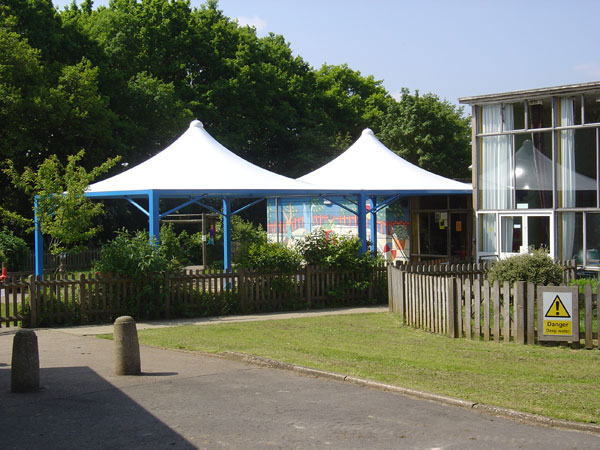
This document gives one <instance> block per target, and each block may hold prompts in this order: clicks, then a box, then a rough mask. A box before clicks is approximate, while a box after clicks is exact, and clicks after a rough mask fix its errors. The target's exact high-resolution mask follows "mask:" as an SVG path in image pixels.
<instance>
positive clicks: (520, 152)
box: [514, 131, 552, 209]
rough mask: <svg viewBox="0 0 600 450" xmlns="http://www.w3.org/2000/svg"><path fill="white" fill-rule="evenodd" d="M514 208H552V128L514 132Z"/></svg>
mask: <svg viewBox="0 0 600 450" xmlns="http://www.w3.org/2000/svg"><path fill="white" fill-rule="evenodd" d="M514 139H515V147H516V149H517V150H516V153H515V162H516V167H515V171H514V176H515V185H516V207H517V209H533V208H552V132H551V131H546V132H543V133H525V134H517V135H515V136H514Z"/></svg>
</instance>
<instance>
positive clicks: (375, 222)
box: [371, 197, 377, 255]
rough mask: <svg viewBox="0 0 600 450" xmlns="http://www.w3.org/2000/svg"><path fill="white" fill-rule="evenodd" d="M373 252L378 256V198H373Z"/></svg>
mask: <svg viewBox="0 0 600 450" xmlns="http://www.w3.org/2000/svg"><path fill="white" fill-rule="evenodd" d="M371 242H372V246H373V247H372V248H371V252H373V255H376V254H377V197H371Z"/></svg>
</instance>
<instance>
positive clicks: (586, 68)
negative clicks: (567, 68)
mask: <svg viewBox="0 0 600 450" xmlns="http://www.w3.org/2000/svg"><path fill="white" fill-rule="evenodd" d="M573 69H574V70H575V71H576V72H581V73H583V74H585V75H587V76H589V77H593V78H596V79H600V63H597V62H591V63H585V64H578V65H576V66H575V67H573Z"/></svg>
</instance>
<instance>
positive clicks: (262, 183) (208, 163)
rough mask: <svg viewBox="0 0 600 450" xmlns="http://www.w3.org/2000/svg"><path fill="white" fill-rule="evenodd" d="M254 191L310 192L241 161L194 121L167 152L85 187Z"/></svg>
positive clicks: (98, 191) (99, 192)
mask: <svg viewBox="0 0 600 450" xmlns="http://www.w3.org/2000/svg"><path fill="white" fill-rule="evenodd" d="M149 190H160V191H178V192H181V191H188V192H189V191H191V192H194V191H195V192H208V193H212V192H214V193H220V194H224V193H225V194H226V193H236V194H240V193H254V192H259V193H260V192H263V193H265V192H273V193H277V192H287V191H292V192H295V191H300V192H302V191H307V190H309V191H310V190H313V188H312V186H310V185H307V184H306V183H303V182H301V181H296V180H294V179H292V178H288V177H284V176H282V175H278V174H276V173H273V172H270V171H268V170H265V169H262V168H260V167H258V166H255V165H254V164H252V163H250V162H248V161H246V160H244V159H243V158H240V157H239V156H237V155H236V154H234V153H233V152H231V151H230V150H228V149H226V148H225V147H224V146H223V145H221V144H220V143H219V142H217V141H216V140H215V139H214V138H213V137H212V136H211V135H210V134H208V132H207V131H206V130H205V129H204V127H203V125H202V122H200V121H199V120H194V121H193V122H192V123H191V124H190V126H189V128H188V129H187V131H186V132H185V133H183V134H182V135H181V136H180V137H179V138H178V139H177V140H176V141H175V142H173V143H172V144H171V145H169V146H168V147H167V148H166V149H164V150H163V151H161V152H160V153H158V154H157V155H155V156H153V157H152V158H150V159H148V160H146V161H144V162H143V163H141V164H139V165H137V166H135V167H133V168H131V169H129V170H127V171H125V172H122V173H120V174H118V175H115V176H114V177H112V178H108V179H106V180H103V181H100V182H98V183H94V184H92V185H90V187H89V190H88V191H87V194H91V196H103V194H113V195H128V194H129V193H131V192H135V191H138V192H139V191H149Z"/></svg>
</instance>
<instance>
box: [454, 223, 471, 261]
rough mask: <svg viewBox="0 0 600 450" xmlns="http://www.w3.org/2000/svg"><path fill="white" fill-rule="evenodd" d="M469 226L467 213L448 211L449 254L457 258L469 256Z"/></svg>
mask: <svg viewBox="0 0 600 450" xmlns="http://www.w3.org/2000/svg"><path fill="white" fill-rule="evenodd" d="M470 228H471V227H470V226H469V214H467V213H454V212H451V213H450V256H452V257H455V258H459V259H466V258H467V257H468V256H469V239H470V236H471V233H470Z"/></svg>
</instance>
